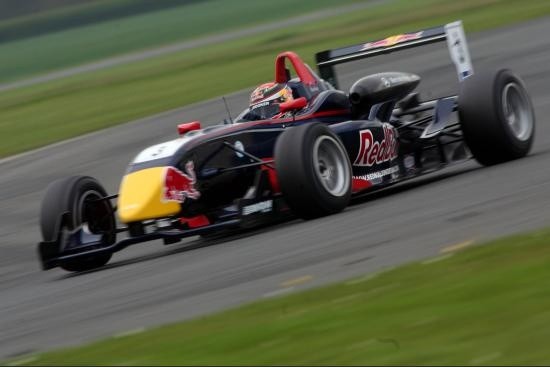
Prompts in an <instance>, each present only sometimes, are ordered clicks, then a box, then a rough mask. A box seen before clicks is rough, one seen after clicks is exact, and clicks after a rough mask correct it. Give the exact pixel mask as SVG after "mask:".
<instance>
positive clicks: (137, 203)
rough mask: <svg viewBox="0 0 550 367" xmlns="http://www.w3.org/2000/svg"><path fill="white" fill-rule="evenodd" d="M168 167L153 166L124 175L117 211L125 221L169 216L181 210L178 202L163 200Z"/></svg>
mask: <svg viewBox="0 0 550 367" xmlns="http://www.w3.org/2000/svg"><path fill="white" fill-rule="evenodd" d="M166 169H167V168H166V167H153V168H147V169H144V170H141V171H136V172H132V173H129V174H127V175H126V176H124V178H123V179H122V183H121V184H120V190H119V196H118V211H117V212H118V217H119V218H120V220H121V221H122V222H123V223H129V222H137V221H141V220H146V219H155V218H162V217H167V216H171V215H174V214H177V213H178V212H179V211H180V204H179V203H178V202H176V201H164V200H162V197H163V190H164V176H165V172H166Z"/></svg>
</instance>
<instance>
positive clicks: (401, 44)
mask: <svg viewBox="0 0 550 367" xmlns="http://www.w3.org/2000/svg"><path fill="white" fill-rule="evenodd" d="M445 40H446V41H447V47H448V48H449V53H450V54H451V59H452V60H453V62H454V64H455V66H456V70H457V74H458V79H459V81H462V80H464V79H466V78H467V77H469V76H471V75H473V73H474V70H473V67H472V62H471V60H470V53H469V51H468V44H467V43H466V36H465V34H464V29H463V28H462V22H461V21H456V22H453V23H449V24H446V25H443V26H439V27H434V28H429V29H425V30H421V31H418V32H413V33H404V34H398V35H395V36H391V37H388V38H385V39H382V40H379V41H374V42H367V43H362V44H359V45H353V46H348V47H342V48H337V49H334V50H327V51H322V52H319V53H317V54H315V59H316V62H317V67H318V68H319V74H320V76H321V78H323V79H324V80H326V81H328V82H329V83H331V84H332V85H333V86H334V87H335V88H338V80H337V78H336V72H335V69H334V66H335V65H338V64H343V63H346V62H350V61H354V60H359V59H364V58H367V57H373V56H377V55H384V54H388V53H391V52H394V51H400V50H405V49H408V48H412V47H417V46H422V45H427V44H430V43H435V42H443V41H445Z"/></svg>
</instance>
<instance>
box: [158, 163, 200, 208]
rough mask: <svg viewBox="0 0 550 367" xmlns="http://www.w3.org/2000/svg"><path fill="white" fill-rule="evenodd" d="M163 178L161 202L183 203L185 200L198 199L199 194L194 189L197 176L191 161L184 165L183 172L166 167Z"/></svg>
mask: <svg viewBox="0 0 550 367" xmlns="http://www.w3.org/2000/svg"><path fill="white" fill-rule="evenodd" d="M165 172H166V173H165V176H164V190H163V195H162V200H163V201H177V202H179V203H183V202H184V201H185V199H186V198H189V199H198V198H199V197H200V196H201V193H200V192H199V191H197V189H196V188H195V184H196V182H197V176H196V175H195V165H194V164H193V162H192V161H189V162H187V163H186V164H185V172H182V171H180V170H179V169H177V168H176V167H167V168H166V171H165Z"/></svg>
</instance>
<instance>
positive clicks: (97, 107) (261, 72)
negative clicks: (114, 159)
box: [0, 0, 550, 157]
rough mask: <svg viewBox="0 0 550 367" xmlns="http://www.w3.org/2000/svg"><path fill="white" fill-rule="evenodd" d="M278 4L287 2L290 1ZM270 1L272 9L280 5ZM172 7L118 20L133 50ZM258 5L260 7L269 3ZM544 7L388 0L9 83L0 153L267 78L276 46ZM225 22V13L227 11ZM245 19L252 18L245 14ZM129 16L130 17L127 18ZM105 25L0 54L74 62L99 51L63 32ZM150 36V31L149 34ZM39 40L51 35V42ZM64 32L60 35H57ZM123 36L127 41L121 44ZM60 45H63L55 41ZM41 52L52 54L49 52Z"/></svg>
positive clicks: (508, 1) (491, 0)
mask: <svg viewBox="0 0 550 367" xmlns="http://www.w3.org/2000/svg"><path fill="white" fill-rule="evenodd" d="M216 1H218V3H217V7H218V8H223V7H224V6H223V5H222V3H221V2H220V1H221V0H209V1H206V2H204V3H202V2H201V3H197V4H194V3H193V4H189V5H185V6H184V7H183V8H184V9H191V8H193V9H198V10H197V11H198V12H199V13H198V14H199V15H200V12H201V10H200V9H202V11H203V12H204V13H203V18H201V17H200V16H199V15H196V16H197V17H198V18H197V19H203V20H204V21H206V19H210V18H209V17H208V16H207V14H212V11H211V10H209V9H210V8H208V9H207V8H206V7H205V6H206V4H207V3H208V4H210V6H211V5H212V4H214V3H215V2H216ZM284 1H288V2H289V3H290V2H291V1H290V0H284ZM251 2H253V3H254V4H257V3H261V4H264V3H266V2H255V1H252V0H236V1H232V2H231V4H232V6H231V7H227V6H225V8H228V9H233V10H232V12H233V13H229V14H233V16H234V17H238V18H239V19H243V18H246V17H249V15H247V14H250V12H246V13H243V11H242V8H241V11H240V12H239V11H238V9H239V7H244V6H245V5H246V4H250V3H251ZM313 2H314V3H315V4H320V2H319V1H313V0H311V1H309V2H307V1H304V2H300V4H305V3H308V4H310V5H311V4H312V3H313ZM269 3H271V2H269ZM292 3H293V4H294V2H292ZM329 3H330V2H329V1H328V0H327V1H326V2H325V3H324V4H326V5H328V4H329ZM224 4H227V3H224ZM277 4H278V6H280V2H278V3H277ZM339 4H340V3H339ZM201 6H203V7H204V8H201ZM262 6H266V5H262ZM225 8H224V9H222V10H223V12H226V11H228V10H227V9H225ZM316 8H317V6H316ZM177 9H178V8H174V9H165V10H162V11H158V12H153V13H150V14H149V13H148V14H142V15H139V16H135V17H129V18H128V19H127V20H126V21H127V22H129V23H128V24H131V26H128V27H129V28H128V29H129V30H131V29H134V28H132V27H138V28H139V26H138V25H139V24H140V23H143V24H146V26H145V28H144V29H143V32H145V34H146V35H144V36H143V37H144V38H145V40H144V41H143V42H142V41H141V40H137V41H136V40H135V39H134V41H135V42H137V43H139V44H141V45H142V46H143V45H145V44H146V42H156V41H154V39H157V41H158V38H156V37H160V36H158V35H159V34H162V33H163V32H164V31H162V29H165V31H166V32H167V33H168V34H174V33H184V32H177V31H176V29H177V27H179V26H181V27H184V26H185V24H187V20H186V19H187V17H186V15H185V14H186V13H185V12H184V11H183V10H182V13H181V14H180V15H179V16H177V14H178V13H177V12H176V10H177ZM180 10H181V9H180ZM265 11H266V12H268V13H269V9H267V10H265ZM302 11H303V9H302ZM164 12H168V15H166V17H167V18H162V17H160V18H157V17H159V16H160V15H161V14H164ZM268 13H266V14H265V16H266V17H267V18H268V19H271V18H272V17H271V13H273V11H272V10H271V13H269V14H268ZM549 13H550V1H547V0H530V1H528V2H518V1H516V0H464V1H460V2H457V1H454V0H416V1H414V2H411V1H406V0H396V1H389V2H385V3H382V5H378V6H375V7H372V8H365V9H364V10H358V11H355V12H353V13H350V14H346V15H341V16H335V17H330V18H326V19H324V20H322V21H314V22H310V23H306V24H302V25H299V26H293V27H285V28H282V29H279V30H277V31H272V32H268V33H263V34H259V35H255V36H250V37H246V38H243V39H240V40H237V41H231V42H225V43H220V44H216V45H211V46H207V47H201V48H196V49H192V50H187V51H182V52H178V53H174V54H170V55H164V56H159V57H156V58H153V59H148V60H143V61H139V62H134V63H130V64H126V65H123V66H117V67H112V68H109V69H105V70H101V71H96V72H90V73H85V74H81V75H77V76H74V77H70V78H65V79H60V80H56V81H52V82H47V83H42V84H37V85H34V86H30V87H23V88H18V89H15V90H11V91H7V92H3V93H0V134H1V135H2V136H4V137H7V136H9V139H3V140H2V142H1V145H0V157H5V156H8V155H11V154H14V153H18V152H23V151H25V150H28V149H32V148H36V147H40V146H43V145H46V144H49V143H53V142H56V141H59V140H62V139H67V138H70V137H74V136H77V135H80V134H83V133H87V132H91V131H94V130H97V129H101V128H105V127H108V126H112V125H115V124H120V123H123V122H127V121H130V120H133V119H136V118H140V117H144V116H147V115H151V114H155V113H158V112H162V111H165V110H168V109H172V108H176V107H181V106H184V105H187V104H190V103H193V102H198V101H201V100H204V99H206V98H211V97H215V96H220V95H223V94H227V93H230V92H233V91H236V90H239V89H243V88H249V87H250V86H253V85H255V84H257V83H260V82H264V81H265V80H268V79H270V78H271V77H272V75H273V69H274V67H273V64H274V57H275V56H276V55H277V53H279V52H281V51H284V50H293V51H296V52H298V53H299V54H300V55H301V56H302V58H303V59H304V60H305V61H306V62H308V63H310V64H311V65H313V57H314V54H315V52H317V51H320V50H323V49H329V48H335V47H340V46H344V45H348V44H353V43H359V42H365V41H368V40H371V39H376V38H380V37H386V36H389V35H392V34H395V33H401V32H410V31H414V30H417V29H422V28H426V27H430V26H434V25H440V24H443V23H445V22H449V21H453V20H456V19H462V20H463V21H464V26H465V29H466V31H467V32H475V31H479V30H483V29H488V28H491V27H496V26H501V25H505V24H510V23H514V22H520V21H524V20H527V19H533V18H536V17H540V16H544V15H547V14H549ZM224 14H225V13H224ZM268 15H269V16H268ZM148 17H152V18H148ZM172 17H174V18H172ZM176 18H177V19H176ZM228 18H231V17H229V16H228ZM161 19H164V20H161ZM168 19H176V20H174V23H170V22H169V21H168ZM254 19H255V20H256V19H258V18H256V17H254ZM138 20H139V22H138ZM184 20H185V21H184ZM134 21H135V22H136V23H133V22H134ZM219 22H220V23H219V26H218V23H217V20H216V19H210V20H209V23H208V27H207V26H206V24H202V31H201V32H202V33H201V32H198V33H196V34H197V35H198V34H201V35H202V34H204V32H206V31H207V30H210V29H211V28H212V24H216V30H217V31H223V30H224V29H229V28H230V27H231V24H233V23H231V24H229V23H223V22H222V21H221V20H219ZM231 22H235V20H231ZM199 23H200V22H199ZM163 24H166V28H162V27H163ZM178 24H179V26H178ZM235 24H238V25H242V24H243V23H242V22H236V23H235ZM153 25H155V26H156V28H155V27H153ZM112 26H113V23H111V22H103V23H98V24H95V25H90V26H85V27H82V28H78V29H76V30H73V31H66V32H60V33H53V34H50V35H46V36H44V37H38V41H37V38H29V39H26V40H22V41H18V42H15V43H6V44H3V45H0V52H1V53H2V55H9V58H11V59H12V61H11V63H9V65H10V67H15V69H17V65H19V64H18V63H23V64H24V62H28V63H29V65H32V67H34V66H35V65H37V64H42V60H40V59H34V60H30V59H32V54H29V55H27V56H21V55H23V54H24V53H23V54H17V53H13V54H12V53H10V52H7V51H6V49H2V48H1V47H15V45H20V46H19V47H22V46H21V44H23V43H25V42H29V43H32V42H36V43H35V44H34V46H32V47H30V46H25V47H24V48H25V52H28V50H29V49H31V48H36V49H37V52H39V50H40V47H44V49H43V50H42V51H40V52H46V53H47V52H49V51H48V47H46V46H41V41H42V40H49V41H48V42H51V43H48V42H46V43H45V44H48V45H50V47H53V45H57V46H56V47H58V49H62V50H63V51H62V52H64V53H65V54H67V53H74V52H73V51H72V50H73V49H77V50H78V51H79V52H78V54H79V55H77V56H75V58H76V59H79V58H84V59H86V60H88V61H89V60H90V57H91V56H90V55H88V52H91V53H92V54H94V55H98V54H99V52H98V51H97V50H95V51H89V50H88V48H89V47H88V46H87V45H86V44H85V43H81V42H82V40H86V37H82V38H81V37H80V36H75V35H74V34H73V33H71V32H83V31H84V28H86V29H87V28H88V27H97V32H98V34H99V35H100V36H101V35H103V36H104V37H106V38H110V37H111V36H112V35H113V34H114V33H111V31H112V30H113V28H112ZM103 27H104V28H103ZM161 28H162V29H161ZM94 32H95V31H94ZM69 33H71V34H69ZM150 33H154V34H155V35H150ZM129 34H133V32H129ZM48 37H54V38H53V40H52V39H50V38H48ZM57 37H59V38H57ZM132 37H133V36H132ZM189 37H191V36H189ZM65 38H67V39H66V40H64V39H65ZM138 38H139V37H138ZM138 41H139V42H138ZM127 42H128V43H131V41H127ZM92 43H93V42H92ZM108 43H109V45H110V46H109V45H106V46H105V48H104V50H110V51H109V52H114V51H115V49H116V48H117V46H118V47H119V48H123V47H126V46H125V45H124V44H125V42H122V39H119V40H116V39H114V40H110V41H109V42H108ZM62 45H71V46H69V47H64V46H62ZM144 47H145V46H144ZM6 52H7V53H6ZM81 52H82V54H81ZM102 52H103V51H102ZM51 53H52V54H53V53H55V52H54V51H53V50H52V51H51ZM15 55H19V56H15ZM83 55H88V56H83ZM2 59H3V61H2V62H6V60H5V59H4V58H2ZM75 62H76V61H75ZM13 65H16V66H13ZM21 65H22V64H21ZM2 70H4V67H2ZM243 107H244V106H243Z"/></svg>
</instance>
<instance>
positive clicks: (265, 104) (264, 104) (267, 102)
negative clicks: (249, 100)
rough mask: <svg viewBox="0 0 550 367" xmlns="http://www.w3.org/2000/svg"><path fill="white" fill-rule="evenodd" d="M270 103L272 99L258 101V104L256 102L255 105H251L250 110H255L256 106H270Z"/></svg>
mask: <svg viewBox="0 0 550 367" xmlns="http://www.w3.org/2000/svg"><path fill="white" fill-rule="evenodd" d="M269 104H270V101H266V102H260V103H257V104H255V105H254V106H252V107H250V111H253V110H255V109H256V108H260V107H265V106H269Z"/></svg>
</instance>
